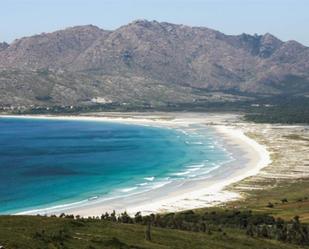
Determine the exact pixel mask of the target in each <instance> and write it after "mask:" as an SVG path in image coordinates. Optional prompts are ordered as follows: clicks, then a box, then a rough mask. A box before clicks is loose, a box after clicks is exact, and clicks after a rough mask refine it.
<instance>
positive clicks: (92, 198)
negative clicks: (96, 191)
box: [88, 196, 99, 201]
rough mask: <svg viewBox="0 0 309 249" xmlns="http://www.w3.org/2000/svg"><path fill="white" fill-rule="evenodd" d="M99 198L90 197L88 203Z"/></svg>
mask: <svg viewBox="0 0 309 249" xmlns="http://www.w3.org/2000/svg"><path fill="white" fill-rule="evenodd" d="M98 198H99V196H92V197H89V198H88V201H93V200H97V199H98Z"/></svg>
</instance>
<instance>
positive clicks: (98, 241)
mask: <svg viewBox="0 0 309 249" xmlns="http://www.w3.org/2000/svg"><path fill="white" fill-rule="evenodd" d="M0 245H2V246H5V248H8V249H13V248H23V249H34V248H49V249H52V248H68V249H69V248H74V249H79V248H83V249H85V248H88V249H96V248H102V249H103V248H108V249H113V248H115V249H116V248H117V249H119V248H122V249H159V248H162V249H163V248H164V249H168V248H170V249H172V248H175V249H187V248H194V249H199V248H203V249H227V248H237V249H254V248H268V249H278V248H282V249H292V248H308V247H300V246H297V245H295V244H287V243H283V242H279V241H276V240H270V239H266V238H264V239H261V238H254V237H253V238H252V237H249V236H247V235H246V234H245V232H244V231H241V230H239V229H236V228H235V229H231V228H230V229H225V232H224V233H223V232H222V231H216V230H212V232H211V234H209V233H203V232H189V231H181V230H176V229H167V228H155V227H154V228H153V229H152V241H146V240H145V226H144V225H139V224H121V223H113V222H110V221H105V220H88V221H87V220H85V221H83V220H72V219H70V218H46V217H24V216H1V217H0Z"/></svg>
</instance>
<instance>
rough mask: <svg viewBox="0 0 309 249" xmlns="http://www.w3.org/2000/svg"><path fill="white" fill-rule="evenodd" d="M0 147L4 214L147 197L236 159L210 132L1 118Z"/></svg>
mask: <svg viewBox="0 0 309 249" xmlns="http://www.w3.org/2000/svg"><path fill="white" fill-rule="evenodd" d="M193 128H194V127H193ZM0 149H1V150H0V179H1V181H0V213H1V214H5V213H16V212H21V211H26V210H32V209H37V208H46V207H50V206H55V205H63V204H68V203H73V202H79V201H87V200H93V199H97V198H112V197H116V196H117V197H118V196H126V195H130V194H133V193H136V192H142V191H147V190H149V189H153V188H157V187H160V186H162V185H164V184H166V183H168V182H171V181H174V180H177V179H184V178H196V177H201V176H203V175H205V174H207V173H208V172H209V171H210V170H212V169H214V168H216V167H218V166H219V165H220V164H222V163H223V162H226V161H227V160H229V159H230V156H229V154H228V153H227V152H226V151H225V150H224V149H223V148H222V147H221V146H220V139H219V138H216V136H215V134H214V133H213V132H212V131H211V130H208V129H202V130H201V129H197V130H196V131H195V132H190V133H186V132H183V131H181V130H174V129H163V128H155V127H149V126H138V125H126V124H119V123H110V122H96V121H68V120H62V121H61V120H44V119H41V120H40V119H19V118H0Z"/></svg>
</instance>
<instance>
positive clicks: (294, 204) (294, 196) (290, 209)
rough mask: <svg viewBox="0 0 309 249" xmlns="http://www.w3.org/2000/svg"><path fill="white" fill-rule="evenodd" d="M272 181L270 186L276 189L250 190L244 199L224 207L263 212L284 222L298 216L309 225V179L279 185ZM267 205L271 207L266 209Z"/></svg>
mask: <svg viewBox="0 0 309 249" xmlns="http://www.w3.org/2000/svg"><path fill="white" fill-rule="evenodd" d="M272 181H273V182H272V184H274V185H275V184H276V185H277V186H276V187H274V188H270V189H266V190H265V189H263V190H250V194H249V195H248V196H247V197H246V198H245V199H241V200H237V201H234V202H231V203H228V204H227V205H226V207H227V208H233V207H237V208H239V209H251V210H253V211H257V212H265V213H269V214H271V215H273V216H275V217H280V218H282V219H285V220H290V219H292V218H293V217H294V216H296V215H298V216H299V217H300V219H301V221H302V222H305V223H309V179H297V180H294V181H291V182H288V181H284V182H281V183H276V182H275V181H276V180H272ZM267 184H271V182H269V183H267ZM269 203H271V204H273V207H268V206H269V205H268V204H269Z"/></svg>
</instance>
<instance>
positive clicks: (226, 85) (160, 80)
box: [0, 20, 309, 106]
mask: <svg viewBox="0 0 309 249" xmlns="http://www.w3.org/2000/svg"><path fill="white" fill-rule="evenodd" d="M0 88H1V92H0V97H1V98H0V104H1V105H6V104H8V105H26V106H28V105H88V104H94V103H101V104H104V103H111V102H116V103H122V104H126V103H147V104H150V105H153V106H160V105H166V104H168V103H181V102H185V103H192V102H196V101H200V100H203V101H205V100H207V101H230V100H231V101H234V100H235V99H239V98H243V97H241V96H243V95H250V96H260V95H263V96H264V95H277V94H291V95H297V94H301V95H304V94H308V93H309V48H308V47H305V46H303V45H301V44H300V43H298V42H296V41H288V42H283V41H281V40H279V39H277V38H276V37H274V36H273V35H271V34H265V35H254V36H252V35H248V34H242V35H238V36H232V35H225V34H223V33H220V32H218V31H215V30H212V29H208V28H204V27H189V26H184V25H175V24H171V23H165V22H162V23H160V22H156V21H151V22H150V21H146V20H137V21H134V22H132V23H130V24H128V25H126V26H122V27H120V28H118V29H116V30H114V31H106V30H102V29H100V28H98V27H95V26H92V25H88V26H78V27H73V28H68V29H65V30H61V31H56V32H53V33H48V34H45V33H43V34H40V35H35V36H32V37H25V38H21V39H18V40H15V41H14V42H13V43H11V44H6V43H0Z"/></svg>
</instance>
